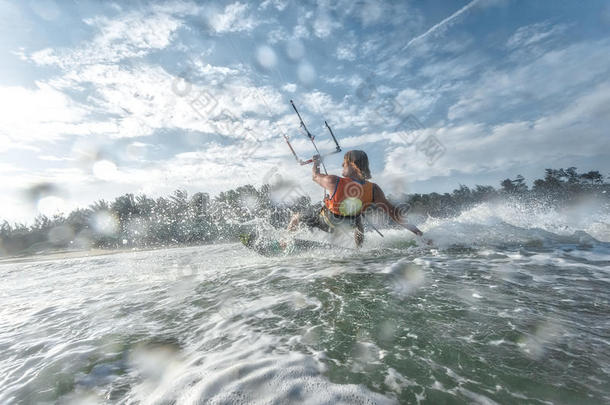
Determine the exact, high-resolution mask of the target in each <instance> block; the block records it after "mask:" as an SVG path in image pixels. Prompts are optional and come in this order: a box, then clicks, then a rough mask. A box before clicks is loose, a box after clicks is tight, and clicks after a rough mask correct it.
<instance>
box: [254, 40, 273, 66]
mask: <svg viewBox="0 0 610 405" xmlns="http://www.w3.org/2000/svg"><path fill="white" fill-rule="evenodd" d="M256 61H257V62H258V64H259V65H260V66H261V67H262V68H264V69H268V70H269V69H273V68H274V67H275V65H276V64H277V56H276V55H275V51H274V50H273V49H271V47H269V46H267V45H263V46H261V47H259V48H258V49H257V50H256Z"/></svg>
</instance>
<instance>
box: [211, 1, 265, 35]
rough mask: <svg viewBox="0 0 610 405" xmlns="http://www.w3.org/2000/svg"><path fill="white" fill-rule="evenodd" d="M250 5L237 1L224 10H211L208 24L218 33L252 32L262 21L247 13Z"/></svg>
mask: <svg viewBox="0 0 610 405" xmlns="http://www.w3.org/2000/svg"><path fill="white" fill-rule="evenodd" d="M247 11H248V5H247V4H242V3H240V2H236V3H233V4H229V5H227V6H226V7H225V8H224V10H223V11H222V12H210V13H208V15H207V21H208V25H209V26H210V27H211V28H212V29H213V30H214V31H215V32H216V33H218V34H223V33H227V32H250V31H252V30H253V29H254V28H256V27H257V26H258V25H259V24H260V21H257V20H256V19H255V18H254V17H253V16H251V15H248V14H247Z"/></svg>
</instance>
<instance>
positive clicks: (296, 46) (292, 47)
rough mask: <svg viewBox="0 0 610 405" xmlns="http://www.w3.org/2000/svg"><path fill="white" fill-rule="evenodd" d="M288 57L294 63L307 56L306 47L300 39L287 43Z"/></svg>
mask: <svg viewBox="0 0 610 405" xmlns="http://www.w3.org/2000/svg"><path fill="white" fill-rule="evenodd" d="M286 55H288V57H289V58H290V59H292V60H293V61H299V60H301V59H302V58H303V56H305V47H304V46H303V43H302V42H301V41H300V40H299V39H291V40H289V41H287V42H286Z"/></svg>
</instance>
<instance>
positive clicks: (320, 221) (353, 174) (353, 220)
mask: <svg viewBox="0 0 610 405" xmlns="http://www.w3.org/2000/svg"><path fill="white" fill-rule="evenodd" d="M313 160H314V162H313V169H312V174H313V181H315V182H316V183H318V184H319V185H320V186H322V187H323V188H324V189H325V190H327V191H328V193H329V195H327V196H326V197H325V198H324V207H323V208H322V210H321V211H320V212H318V213H315V214H314V215H302V214H298V213H297V214H295V215H294V216H293V217H292V220H291V221H290V224H289V225H288V229H289V230H294V229H296V227H297V225H298V224H299V222H303V223H305V224H306V225H307V226H309V227H310V228H312V227H316V228H320V229H322V230H323V231H325V232H331V231H332V230H333V229H334V228H336V227H337V226H339V225H341V224H347V225H349V226H351V227H354V228H355V230H354V239H355V241H356V246H360V245H362V242H363V240H364V230H363V226H362V218H361V215H362V214H363V212H364V211H365V210H366V209H367V208H368V207H369V206H370V205H371V204H375V205H376V206H378V207H380V208H381V209H382V210H383V211H385V212H386V213H387V214H388V215H389V216H390V218H392V220H394V221H395V222H396V223H398V224H400V225H403V224H402V222H401V221H402V215H401V213H400V212H399V210H397V209H396V207H394V206H393V205H392V204H391V203H390V202H389V201H388V200H387V199H386V198H385V195H384V193H383V191H382V190H381V188H380V187H379V186H378V185H377V184H375V183H371V182H369V181H368V179H370V178H371V172H370V170H369V159H368V157H367V155H366V153H365V152H363V151H361V150H351V151H349V152H347V153H346V154H345V156H344V158H343V172H342V174H341V176H342V177H339V176H335V175H332V174H322V173H320V157H319V156H317V155H316V156H314V159H313ZM403 226H404V227H405V228H407V229H408V230H410V231H411V232H413V233H414V234H416V235H418V236H422V235H423V233H422V231H420V230H419V229H418V228H417V227H416V226H414V225H409V224H406V225H403Z"/></svg>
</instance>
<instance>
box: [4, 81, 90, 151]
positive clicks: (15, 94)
mask: <svg viewBox="0 0 610 405" xmlns="http://www.w3.org/2000/svg"><path fill="white" fill-rule="evenodd" d="M0 111H2V114H0V138H4V141H3V142H1V143H0V145H1V146H0V150H1V149H9V148H14V147H23V146H25V145H28V144H34V145H36V144H38V143H39V142H41V141H42V142H47V141H55V140H57V139H59V138H60V137H62V136H64V135H67V134H71V135H82V134H86V133H88V132H89V131H90V130H91V129H93V126H94V124H92V125H89V124H86V123H84V122H83V120H84V118H85V117H86V116H87V114H88V111H87V110H86V109H84V108H82V107H81V106H78V105H77V104H76V103H74V102H73V101H72V100H71V99H70V98H69V97H67V96H66V95H65V94H63V93H62V92H60V91H57V90H56V89H54V88H52V87H50V86H48V85H46V84H44V83H38V88H35V89H26V88H23V87H16V86H8V87H0Z"/></svg>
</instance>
